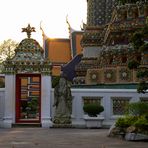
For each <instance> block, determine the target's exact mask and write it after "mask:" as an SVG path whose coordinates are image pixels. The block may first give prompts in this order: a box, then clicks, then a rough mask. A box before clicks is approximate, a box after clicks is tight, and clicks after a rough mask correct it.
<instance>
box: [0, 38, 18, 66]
mask: <svg viewBox="0 0 148 148" xmlns="http://www.w3.org/2000/svg"><path fill="white" fill-rule="evenodd" d="M17 46H18V43H17V42H16V41H13V40H12V39H8V40H4V41H3V42H2V43H1V44H0V63H2V62H3V61H5V60H6V59H7V58H9V59H10V58H12V57H13V56H14V53H15V52H14V49H15V48H16V47H17Z"/></svg>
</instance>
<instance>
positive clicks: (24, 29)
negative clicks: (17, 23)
mask: <svg viewBox="0 0 148 148" xmlns="http://www.w3.org/2000/svg"><path fill="white" fill-rule="evenodd" d="M22 32H26V33H27V37H28V38H30V37H31V32H35V27H31V26H30V24H28V26H27V27H26V28H22Z"/></svg>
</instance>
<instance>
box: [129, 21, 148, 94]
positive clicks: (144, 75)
mask: <svg viewBox="0 0 148 148" xmlns="http://www.w3.org/2000/svg"><path fill="white" fill-rule="evenodd" d="M147 39H148V22H147V23H146V25H145V27H144V28H143V29H141V30H139V31H137V32H135V33H134V34H133V36H132V38H131V43H132V45H133V47H134V48H135V49H136V50H137V51H139V52H140V53H142V54H143V55H144V54H147V53H148V42H147ZM143 60H146V62H147V59H143ZM128 67H129V69H136V70H138V72H137V77H138V78H139V80H140V83H139V85H138V88H137V91H138V92H139V93H146V91H147V90H148V83H147V82H148V67H147V63H146V65H141V63H139V61H135V60H132V61H130V62H129V63H128Z"/></svg>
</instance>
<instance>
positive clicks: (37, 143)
mask: <svg viewBox="0 0 148 148" xmlns="http://www.w3.org/2000/svg"><path fill="white" fill-rule="evenodd" d="M107 133H108V130H107V129H65V128H63V129H58V128H51V129H43V128H12V129H0V148H148V142H129V141H124V140H122V139H116V138H109V137H107Z"/></svg>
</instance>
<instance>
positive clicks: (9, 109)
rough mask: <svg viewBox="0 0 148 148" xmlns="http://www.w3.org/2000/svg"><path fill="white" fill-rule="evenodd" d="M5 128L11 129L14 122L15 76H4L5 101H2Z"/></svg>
mask: <svg viewBox="0 0 148 148" xmlns="http://www.w3.org/2000/svg"><path fill="white" fill-rule="evenodd" d="M4 102H5V103H4V122H3V126H4V127H5V128H11V127H12V123H14V122H15V75H5V101H4Z"/></svg>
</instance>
